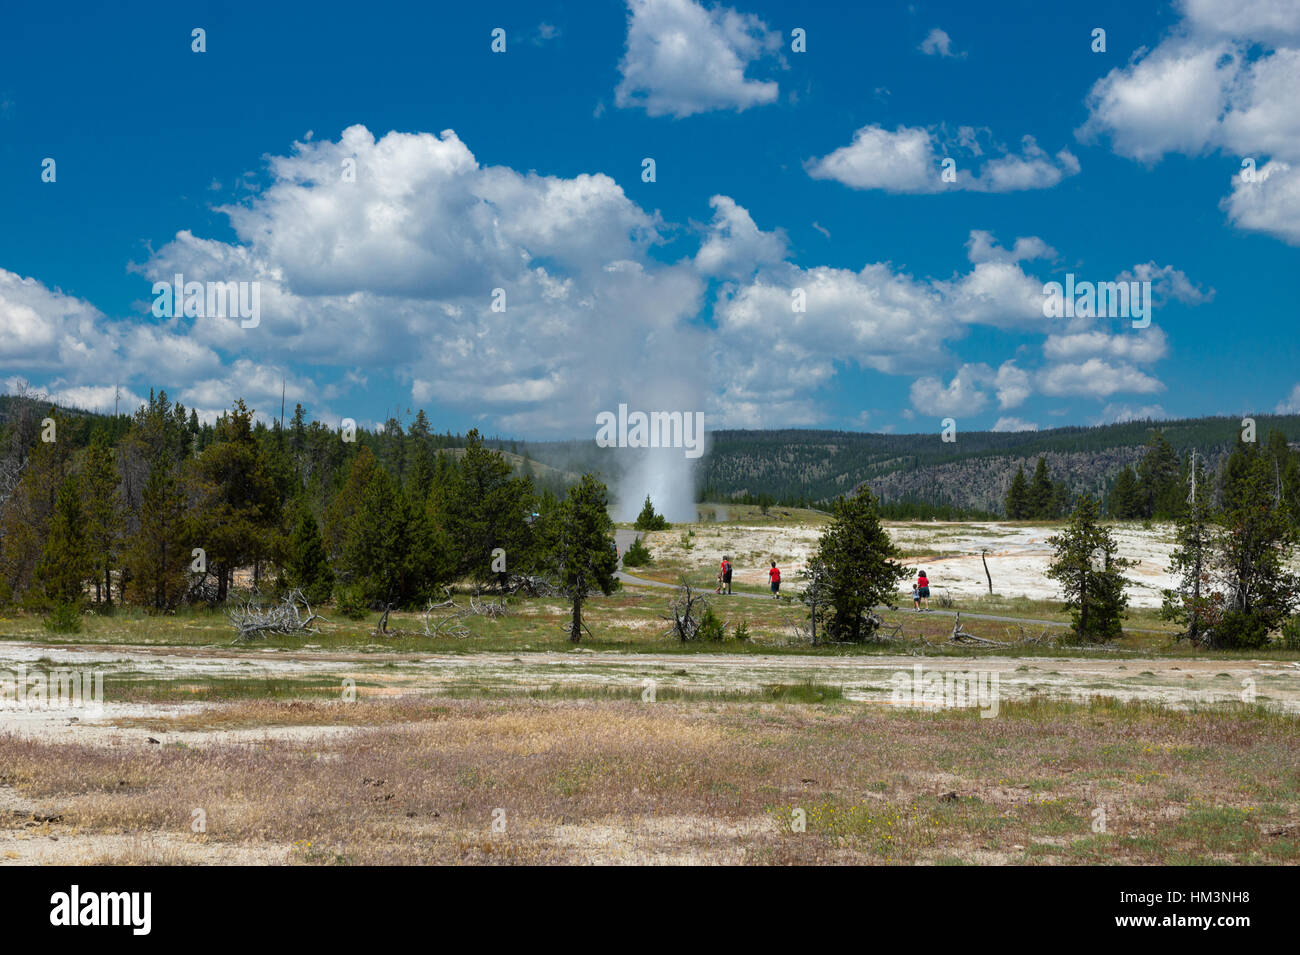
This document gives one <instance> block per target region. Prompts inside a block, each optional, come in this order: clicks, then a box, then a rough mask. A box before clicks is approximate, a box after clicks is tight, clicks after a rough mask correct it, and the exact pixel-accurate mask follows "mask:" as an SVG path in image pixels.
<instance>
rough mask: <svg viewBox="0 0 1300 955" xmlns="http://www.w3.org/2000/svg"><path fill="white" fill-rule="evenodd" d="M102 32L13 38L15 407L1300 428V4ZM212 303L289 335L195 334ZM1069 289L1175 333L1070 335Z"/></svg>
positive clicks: (907, 8) (658, 3) (1123, 326)
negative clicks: (1139, 308)
mask: <svg viewBox="0 0 1300 955" xmlns="http://www.w3.org/2000/svg"><path fill="white" fill-rule="evenodd" d="M86 6H87V7H88V9H86V10H85V11H82V12H80V13H77V14H76V15H75V16H74V15H70V13H71V11H70V9H69V8H57V9H53V10H42V9H40V8H37V7H33V6H32V5H24V6H22V7H20V8H16V9H14V10H13V11H11V12H10V13H9V14H8V15H7V18H6V19H7V25H6V26H7V28H6V29H5V31H3V34H0V223H2V224H3V228H0V383H3V384H5V385H7V386H8V387H10V388H12V387H13V386H14V384H15V382H16V380H17V379H20V378H21V379H23V380H26V381H28V382H30V383H31V384H32V385H33V386H35V387H37V388H40V389H42V390H45V391H47V392H49V393H51V394H53V395H55V396H58V397H61V398H63V399H64V400H67V401H70V402H73V403H76V404H80V405H82V406H88V407H92V408H103V407H106V406H108V407H111V404H112V395H113V389H114V386H115V385H117V384H119V383H120V385H121V387H122V389H123V391H124V393H125V394H127V395H128V396H130V397H129V398H128V403H129V401H130V400H131V399H132V398H139V397H141V396H144V395H147V393H148V390H149V388H150V387H151V386H162V387H166V388H167V389H168V391H169V393H170V394H172V395H173V396H174V397H177V398H179V399H180V400H181V401H183V402H185V404H187V405H188V406H191V407H196V408H198V409H199V410H200V413H201V414H203V415H204V416H205V417H211V416H214V415H215V414H217V413H219V411H220V410H221V409H222V408H224V407H228V406H229V404H230V402H231V401H233V400H234V398H236V397H239V396H241V395H242V396H244V397H245V398H247V399H248V400H249V402H250V404H252V405H253V406H254V407H256V408H257V409H258V410H259V412H267V413H274V412H276V411H277V410H278V403H279V392H280V382H281V380H282V379H284V380H286V382H287V384H286V390H287V392H288V395H289V402H290V404H291V405H292V403H293V402H294V401H295V400H300V401H302V402H303V404H304V405H305V406H306V407H307V408H308V409H309V411H310V412H311V413H312V414H313V415H314V416H317V417H320V418H322V419H324V420H327V421H337V420H338V419H339V418H341V417H354V418H356V419H357V420H359V421H362V422H368V421H374V420H382V419H383V418H385V417H386V416H387V415H388V414H389V413H391V412H393V411H394V410H396V411H397V412H398V413H399V415H401V416H403V417H404V416H405V414H406V411H407V409H410V410H411V411H412V412H413V411H414V409H415V408H417V407H424V408H425V409H427V411H428V412H429V413H430V415H431V417H432V419H433V421H434V422H435V424H436V425H437V427H439V428H440V429H441V428H450V429H452V430H460V429H464V428H467V427H470V426H478V427H480V428H485V429H486V430H488V431H489V432H491V433H501V434H503V435H504V434H510V435H515V436H521V437H554V436H573V437H584V436H586V435H587V434H589V433H592V432H594V415H595V414H596V413H597V412H599V411H602V410H613V409H615V408H616V407H617V405H618V404H619V403H621V402H623V403H627V404H629V406H630V407H633V408H638V407H639V408H644V409H646V410H658V409H664V410H674V409H676V410H691V411H693V410H703V411H705V413H706V415H707V420H708V423H709V426H710V427H724V426H739V427H766V428H772V427H788V426H798V427H834V428H850V429H855V430H893V431H900V432H913V431H921V432H924V431H932V430H937V429H938V427H939V419H940V418H942V417H947V416H952V417H955V418H956V419H957V420H958V422H959V427H961V428H965V429H968V430H969V429H985V428H991V427H999V428H1024V427H1039V428H1047V427H1054V426H1058V425H1062V424H1089V423H1096V422H1101V421H1109V420H1117V419H1123V418H1126V417H1131V416H1147V415H1151V416H1156V417H1161V416H1174V417H1182V416H1190V415H1201V414H1216V413H1226V414H1237V413H1246V412H1249V411H1258V412H1270V411H1275V410H1279V411H1292V412H1300V362H1297V357H1298V354H1297V346H1296V344H1295V336H1294V334H1293V328H1294V324H1293V319H1292V312H1293V308H1294V305H1293V301H1294V295H1293V292H1292V288H1291V285H1290V283H1291V281H1292V276H1293V275H1294V274H1295V271H1296V268H1295V267H1296V264H1297V247H1298V246H1300V118H1297V113H1298V111H1297V110H1296V108H1295V107H1296V103H1297V102H1300V4H1296V3H1294V2H1283V0H1245V2H1234V3H1229V2H1226V0H1180V2H1175V3H1172V4H1152V5H1150V6H1147V5H1134V4H1126V3H1096V2H1091V3H1087V4H1042V3H1035V2H1005V3H988V4H979V5H973V4H964V3H952V4H946V3H911V4H848V3H844V4H816V3H813V4H808V5H800V6H799V7H798V8H791V7H789V6H788V5H778V4H774V3H762V2H753V3H750V2H746V0H740V2H738V3H736V4H734V5H729V4H719V5H709V4H697V3H693V2H691V0H634V2H632V3H631V4H627V3H615V2H608V3H603V2H602V3H582V4H577V3H569V4H555V3H519V4H505V3H503V4H484V5H481V6H476V7H473V8H471V9H466V6H468V5H445V8H440V7H443V5H422V6H420V7H415V6H414V5H412V8H411V9H408V8H407V7H406V6H405V5H395V4H384V3H367V4H364V5H353V4H339V5H332V4H329V3H317V4H312V5H293V6H284V7H281V6H280V5H275V8H274V9H268V8H267V5H253V4H225V3H222V4H216V3H211V4H183V3H181V4H176V3H169V4H157V5H148V4H132V5H130V7H124V8H119V9H117V10H113V11H108V10H96V9H89V7H90V6H91V5H86ZM1139 8H1141V9H1139ZM72 9H73V10H75V7H74V8H72ZM792 9H795V10H796V11H797V12H791V10H792ZM195 27H201V28H203V29H204V30H205V31H206V47H207V49H206V51H205V52H202V53H198V52H194V51H193V50H192V49H191V45H192V40H191V30H192V29H193V28H195ZM497 27H500V28H503V29H504V30H505V31H506V50H505V52H504V53H494V52H492V50H491V48H490V46H491V43H492V36H491V33H492V30H493V29H494V28H497ZM795 28H801V29H803V30H804V31H805V32H806V52H796V51H794V50H793V49H792V35H791V31H792V30H794V29H795ZM1095 28H1102V29H1104V30H1105V31H1106V37H1105V41H1106V51H1105V52H1094V51H1093V50H1092V49H1091V47H1092V45H1093V42H1094V41H1093V38H1092V31H1093V30H1094V29H1095ZM1026 137H1029V138H1028V139H1027V138H1026ZM47 157H48V158H52V159H54V160H55V163H56V166H55V181H54V182H44V181H42V162H43V160H44V159H46V158H47ZM647 157H650V158H653V159H654V161H655V181H654V182H644V181H643V180H642V168H643V167H642V161H643V159H645V158H647ZM348 158H352V159H354V160H355V162H356V169H357V178H356V181H355V182H346V181H342V180H341V177H340V175H339V172H338V170H339V168H340V164H341V162H342V161H343V160H345V159H348ZM944 158H952V159H954V160H955V162H956V170H957V176H958V178H957V181H956V182H952V183H945V182H943V181H942V180H941V177H940V172H941V162H942V160H943V159H944ZM1244 158H1251V159H1253V160H1254V163H1255V168H1256V170H1257V172H1256V174H1255V176H1254V181H1246V180H1245V179H1243V177H1242V169H1243V167H1242V161H1243V159H1244ZM176 272H181V273H183V274H184V275H185V276H186V279H187V280H197V281H203V282H209V281H212V282H226V281H256V282H258V283H259V284H260V289H261V315H260V323H259V325H258V326H257V327H256V328H249V329H245V328H241V327H240V324H239V320H238V317H235V318H233V319H232V318H229V317H222V316H206V315H204V316H188V317H187V316H181V317H179V318H156V317H154V316H153V315H152V314H151V312H150V307H151V305H152V301H153V292H152V285H153V282H154V281H156V280H159V279H162V278H170V276H171V275H173V274H175V273H176ZM1067 272H1072V273H1074V274H1075V275H1076V276H1077V277H1078V278H1079V279H1080V280H1090V281H1112V280H1115V279H1117V278H1121V277H1123V278H1132V279H1138V280H1141V279H1148V280H1150V281H1152V283H1153V287H1154V290H1155V295H1156V308H1155V310H1154V313H1153V320H1152V322H1151V327H1150V328H1144V329H1134V328H1133V327H1132V326H1131V323H1130V322H1128V321H1124V320H1108V319H1101V318H1094V319H1077V320H1073V321H1068V320H1060V319H1047V318H1044V317H1043V316H1042V314H1041V311H1039V306H1040V303H1041V300H1042V286H1043V284H1044V283H1045V282H1048V281H1063V278H1064V275H1065V273H1067ZM494 288H502V289H504V290H505V295H506V308H505V311H504V312H493V311H492V310H491V303H492V290H493V289H494ZM795 289H803V290H804V291H805V293H806V302H807V307H806V311H804V312H801V313H796V312H794V311H793V310H792V308H791V302H792V293H793V292H794V290H795Z"/></svg>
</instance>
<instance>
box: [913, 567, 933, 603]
mask: <svg viewBox="0 0 1300 955" xmlns="http://www.w3.org/2000/svg"><path fill="white" fill-rule="evenodd" d="M916 588H917V589H916V595H917V596H918V597H920V598H921V599H922V600H924V601H925V609H926V610H929V609H930V578H929V577H927V576H925V571H924V570H922V571H921V572H920V574H919V575H918V576H917V578H916Z"/></svg>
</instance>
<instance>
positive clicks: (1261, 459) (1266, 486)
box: [1212, 441, 1300, 648]
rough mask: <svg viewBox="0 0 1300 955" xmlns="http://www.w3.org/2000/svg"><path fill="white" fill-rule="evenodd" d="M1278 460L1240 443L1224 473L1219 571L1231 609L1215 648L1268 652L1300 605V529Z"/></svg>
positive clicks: (1226, 612)
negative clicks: (1295, 558) (1296, 555)
mask: <svg viewBox="0 0 1300 955" xmlns="http://www.w3.org/2000/svg"><path fill="white" fill-rule="evenodd" d="M1273 460H1274V459H1273V458H1272V457H1271V456H1269V455H1267V454H1262V453H1260V451H1259V450H1258V448H1256V446H1255V445H1254V444H1246V443H1243V442H1241V441H1238V443H1237V446H1236V448H1234V449H1233V452H1232V454H1231V455H1230V456H1229V459H1228V463H1227V465H1226V466H1225V468H1224V486H1223V511H1222V516H1221V518H1220V522H1221V525H1222V528H1223V533H1222V534H1221V535H1220V538H1219V541H1220V546H1219V550H1218V553H1217V555H1216V569H1217V573H1218V575H1219V577H1220V579H1221V580H1222V582H1223V585H1224V592H1225V597H1226V605H1225V609H1224V613H1223V615H1222V617H1221V619H1220V620H1219V624H1218V628H1217V630H1216V632H1215V633H1214V635H1213V640H1212V642H1213V645H1214V646H1219V647H1246V648H1249V647H1259V646H1262V645H1263V644H1265V643H1266V642H1267V641H1268V636H1269V634H1270V633H1272V632H1273V631H1275V630H1277V629H1278V628H1279V627H1280V626H1281V625H1282V622H1283V620H1285V619H1286V617H1287V616H1289V615H1290V614H1291V613H1292V612H1293V611H1294V610H1295V608H1296V606H1297V603H1300V579H1298V578H1297V576H1296V575H1295V574H1294V573H1292V572H1291V571H1290V570H1289V565H1290V562H1291V557H1292V554H1293V551H1294V548H1295V544H1296V529H1295V525H1294V524H1293V523H1292V521H1291V518H1290V515H1289V514H1288V513H1287V509H1286V506H1285V504H1284V503H1282V502H1281V501H1280V499H1279V495H1278V492H1277V477H1276V474H1275V472H1274V467H1273Z"/></svg>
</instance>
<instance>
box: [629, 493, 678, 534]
mask: <svg viewBox="0 0 1300 955" xmlns="http://www.w3.org/2000/svg"><path fill="white" fill-rule="evenodd" d="M632 526H633V527H635V528H636V529H637V530H639V531H663V530H667V529H668V528H669V527H671V526H672V525H671V524H669V523H668V521H667V519H666V518H665V517H664V516H663V515H662V514H657V513H655V506H654V504H652V503H651V502H650V495H649V494H647V495H646V496H645V504H644V505H643V506H642V508H641V513H640V514H638V515H637V518H636V523H635V524H633V525H632Z"/></svg>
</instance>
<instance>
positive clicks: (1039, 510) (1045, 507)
mask: <svg viewBox="0 0 1300 955" xmlns="http://www.w3.org/2000/svg"><path fill="white" fill-rule="evenodd" d="M1054 499H1055V494H1054V489H1053V487H1052V476H1051V473H1050V472H1049V471H1048V470H1047V458H1046V457H1040V458H1039V459H1038V464H1037V465H1036V466H1035V467H1034V476H1033V479H1032V480H1030V482H1029V498H1028V508H1029V517H1031V518H1033V519H1034V520H1040V521H1042V520H1051V518H1052V517H1053V516H1054V515H1053V514H1052V504H1053V501H1054Z"/></svg>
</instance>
